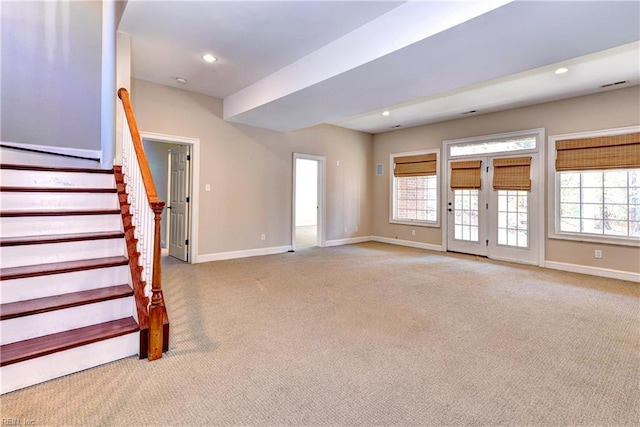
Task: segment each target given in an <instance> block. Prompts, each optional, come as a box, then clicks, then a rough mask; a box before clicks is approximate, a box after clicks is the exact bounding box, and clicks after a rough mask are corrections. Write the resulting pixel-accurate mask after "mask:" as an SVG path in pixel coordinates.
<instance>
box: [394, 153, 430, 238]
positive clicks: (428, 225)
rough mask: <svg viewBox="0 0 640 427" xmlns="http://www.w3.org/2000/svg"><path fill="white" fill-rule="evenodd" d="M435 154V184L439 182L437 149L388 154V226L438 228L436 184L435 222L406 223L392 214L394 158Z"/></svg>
mask: <svg viewBox="0 0 640 427" xmlns="http://www.w3.org/2000/svg"><path fill="white" fill-rule="evenodd" d="M431 153H436V182H438V181H440V170H441V167H440V159H441V156H440V149H439V148H427V149H424V150H417V151H405V152H402V153H391V154H389V194H390V195H391V197H390V200H389V224H400V225H409V226H411V227H440V224H441V221H440V215H441V211H440V205H441V202H442V200H441V194H442V192H441V191H440V186H439V185H437V183H436V220H435V221H418V220H416V221H406V220H401V219H395V218H394V217H393V213H394V211H395V204H396V194H395V186H394V185H393V184H394V182H395V178H396V177H395V175H394V165H395V161H394V159H395V158H396V157H404V156H419V155H421V154H431Z"/></svg>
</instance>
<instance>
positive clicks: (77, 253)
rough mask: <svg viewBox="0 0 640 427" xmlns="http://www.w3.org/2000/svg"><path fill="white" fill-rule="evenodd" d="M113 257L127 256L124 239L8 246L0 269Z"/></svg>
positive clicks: (2, 251)
mask: <svg viewBox="0 0 640 427" xmlns="http://www.w3.org/2000/svg"><path fill="white" fill-rule="evenodd" d="M113 256H126V248H125V243H124V239H123V238H116V239H101V240H84V241H80V242H64V243H47V244H40V245H22V246H7V247H3V248H2V250H0V267H2V268H9V267H21V266H25V265H39V264H50V263H54V262H65V261H77V260H81V259H95V258H107V257H113Z"/></svg>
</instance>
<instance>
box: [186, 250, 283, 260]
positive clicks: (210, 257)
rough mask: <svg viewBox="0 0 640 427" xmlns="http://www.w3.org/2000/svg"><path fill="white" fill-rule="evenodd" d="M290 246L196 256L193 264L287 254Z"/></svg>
mask: <svg viewBox="0 0 640 427" xmlns="http://www.w3.org/2000/svg"><path fill="white" fill-rule="evenodd" d="M290 250H291V246H273V247H270V248H259V249H246V250H243V251H231V252H217V253H213V254H204V255H197V256H196V257H195V260H194V263H201V262H211V261H223V260H226V259H237V258H248V257H252V256H262V255H274V254H281V253H284V252H288V251H290Z"/></svg>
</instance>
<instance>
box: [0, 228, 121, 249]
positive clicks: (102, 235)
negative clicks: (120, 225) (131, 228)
mask: <svg viewBox="0 0 640 427" xmlns="http://www.w3.org/2000/svg"><path fill="white" fill-rule="evenodd" d="M123 237H124V232H122V231H100V232H94V233H75V234H50V235H37V236H20V237H5V238H4V239H0V247H3V246H22V245H38V244H45V243H65V242H80V241H84V240H105V239H119V238H123Z"/></svg>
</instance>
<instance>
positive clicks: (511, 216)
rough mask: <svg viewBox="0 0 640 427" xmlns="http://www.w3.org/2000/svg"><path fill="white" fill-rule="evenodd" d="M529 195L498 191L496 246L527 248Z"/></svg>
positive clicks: (520, 192)
mask: <svg viewBox="0 0 640 427" xmlns="http://www.w3.org/2000/svg"><path fill="white" fill-rule="evenodd" d="M528 196H529V193H528V192H526V191H512V190H498V244H499V245H504V246H514V247H519V248H528V247H529V207H528Z"/></svg>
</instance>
